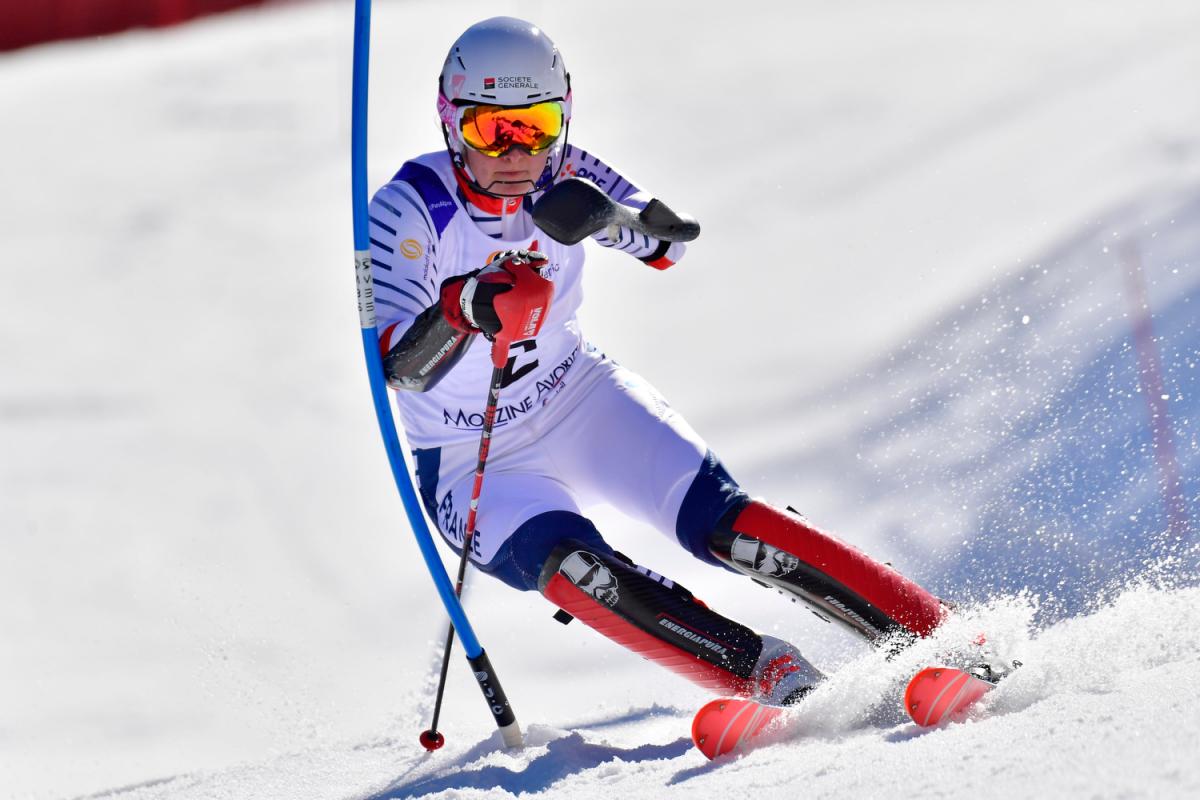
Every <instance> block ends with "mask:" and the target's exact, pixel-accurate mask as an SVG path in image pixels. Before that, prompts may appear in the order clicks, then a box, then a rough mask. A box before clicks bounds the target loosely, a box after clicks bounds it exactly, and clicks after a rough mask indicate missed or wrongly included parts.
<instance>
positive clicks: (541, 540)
mask: <svg viewBox="0 0 1200 800" xmlns="http://www.w3.org/2000/svg"><path fill="white" fill-rule="evenodd" d="M568 539H570V540H574V541H576V542H578V543H581V545H582V546H586V547H589V548H592V549H594V550H595V551H596V552H602V553H612V548H610V547H609V546H608V544H607V543H606V542H605V541H604V539H603V537H601V536H600V531H598V530H596V526H595V525H593V524H592V522H591V520H589V519H588V518H587V517H584V516H582V515H580V514H576V513H574V512H572V511H547V512H545V513H544V514H538V515H537V516H536V517H533V518H531V519H529V520H527V521H526V522H524V523H522V524H521V526H520V527H519V528H517V530H516V531H515V532H514V533H513V535H512V536H510V537H509V538H508V540H507V541H505V542H504V544H502V545H501V546H500V549H499V551H497V553H496V555H495V557H494V558H492V560H491V561H489V562H488V563H487V564H484V565H482V566H481V567H480V568H481V569H482V570H483V571H484V572H487V573H489V574H491V575H493V576H494V577H497V578H499V579H500V580H502V581H504V582H505V583H507V584H508V585H509V586H512V587H513V588H515V589H520V590H521V591H524V592H531V591H536V590H537V589H538V578H539V576H540V575H541V574H542V567H543V566H544V565H545V564H546V562H547V560H548V559H549V558H550V554H551V552H553V551H554V548H555V547H556V546H558V545H559V544H560V543H561V542H563V541H564V540H568Z"/></svg>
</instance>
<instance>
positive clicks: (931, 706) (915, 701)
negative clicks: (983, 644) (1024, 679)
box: [904, 667, 995, 728]
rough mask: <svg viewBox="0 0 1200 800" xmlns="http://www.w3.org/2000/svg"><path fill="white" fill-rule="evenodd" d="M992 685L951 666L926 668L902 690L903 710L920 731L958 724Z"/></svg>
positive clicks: (993, 685) (993, 686)
mask: <svg viewBox="0 0 1200 800" xmlns="http://www.w3.org/2000/svg"><path fill="white" fill-rule="evenodd" d="M993 688H995V684H994V683H991V682H989V681H986V680H983V679H982V678H979V677H976V676H975V675H972V674H971V673H970V672H967V671H966V670H961V669H955V668H954V667H926V668H925V669H923V670H921V671H920V672H918V673H917V674H916V675H914V676H913V678H912V680H910V681H909V682H908V688H906V689H905V690H904V710H905V711H907V712H908V716H909V717H911V718H912V721H913V722H915V723H917V724H918V725H920V726H921V727H922V728H929V727H932V726H934V725H940V724H941V723H942V722H945V721H947V720H950V721H953V722H961V721H962V719H963V718H964V717H965V716H966V714H967V712H968V711H969V710H970V709H971V707H972V706H974V705H975V704H976V703H977V702H979V700H980V699H981V698H982V697H983V696H984V695H986V694H987V693H988V692H990V691H991V690H992V689H993Z"/></svg>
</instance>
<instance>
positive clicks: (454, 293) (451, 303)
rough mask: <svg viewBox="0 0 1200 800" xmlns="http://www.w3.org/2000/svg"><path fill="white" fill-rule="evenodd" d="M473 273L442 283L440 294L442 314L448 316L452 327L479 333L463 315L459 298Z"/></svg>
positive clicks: (457, 329)
mask: <svg viewBox="0 0 1200 800" xmlns="http://www.w3.org/2000/svg"><path fill="white" fill-rule="evenodd" d="M471 275H472V273H467V274H466V275H459V276H458V277H456V278H450V279H449V280H447V281H446V282H445V283H443V284H442V291H441V293H440V295H439V300H440V305H441V307H442V316H443V317H445V318H446V322H449V323H450V327H452V328H454V329H455V330H456V331H462V332H463V333H479V329H478V328H476V327H474V326H473V325H472V324H471V323H470V322H468V321H467V318H466V317H464V316H463V313H462V305H461V303H460V302H459V299H460V298H461V297H462V290H463V286H464V285H465V284H466V282H467V279H468V278H470V277H471Z"/></svg>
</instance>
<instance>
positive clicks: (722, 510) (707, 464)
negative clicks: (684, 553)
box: [675, 450, 750, 566]
mask: <svg viewBox="0 0 1200 800" xmlns="http://www.w3.org/2000/svg"><path fill="white" fill-rule="evenodd" d="M749 502H750V498H749V497H748V496H747V495H746V493H745V492H743V491H742V489H741V487H739V486H738V484H737V481H735V480H734V479H733V477H732V476H731V475H730V474H729V472H728V471H726V469H725V467H724V466H723V465H722V464H721V462H720V460H719V459H718V458H717V457H716V455H715V454H713V452H712V451H711V450H709V451H708V452H707V453H706V454H705V456H704V461H703V462H702V463H701V464H700V469H699V471H697V473H696V477H695V478H694V479H693V480H692V485H691V486H689V487H688V490H687V494H686V495H684V498H683V503H682V504H681V505H680V506H679V516H678V517H677V518H676V521H675V536H676V538H678V539H679V543H680V544H682V545H683V546H684V548H686V549H687V550H688V552H690V553H691V554H692V555H694V556H695V557H696V558H698V559H700V560H701V561H705V562H708V563H709V564H715V565H717V566H727V565H726V564H725V563H724V562H722V561H721V560H720V559H718V558H716V557H715V556H714V555H713V553H712V549H711V543H710V539H711V537H712V534H713V531H715V530H716V529H717V527H718V526H719V525H720V521H721V520H722V519H723V518H725V517H727V516H728V515H730V514H731V513H736V512H737V511H739V510H740V509H742V508H744V507H745V506H746V505H747V504H748V503H749Z"/></svg>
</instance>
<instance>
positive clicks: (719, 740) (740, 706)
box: [692, 697, 783, 759]
mask: <svg viewBox="0 0 1200 800" xmlns="http://www.w3.org/2000/svg"><path fill="white" fill-rule="evenodd" d="M782 712H783V710H782V709H780V708H775V707H774V706H764V705H760V704H759V703H756V702H754V701H753V700H744V699H739V698H732V697H722V698H718V699H716V700H712V701H710V702H708V703H706V704H705V705H704V707H702V708H701V709H700V710H699V711H697V712H696V716H695V717H694V718H693V719H692V742H694V743H695V745H696V749H697V750H699V751H700V752H701V753H703V754H704V755H705V757H706V758H709V759H714V758H717V757H719V756H723V755H726V754H728V753H734V752H741V751H743V750H745V749H747V748H749V747H751V746H753V744H752V742H753V741H754V739H755V737H757V736H758V735H759V734H760V733H761V732H762V731H763V729H764V728H766V727H767V725H768V724H770V722H771V721H772V720H774V719H775V718H776V717H778V716H779V715H780V714H781V713H782Z"/></svg>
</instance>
